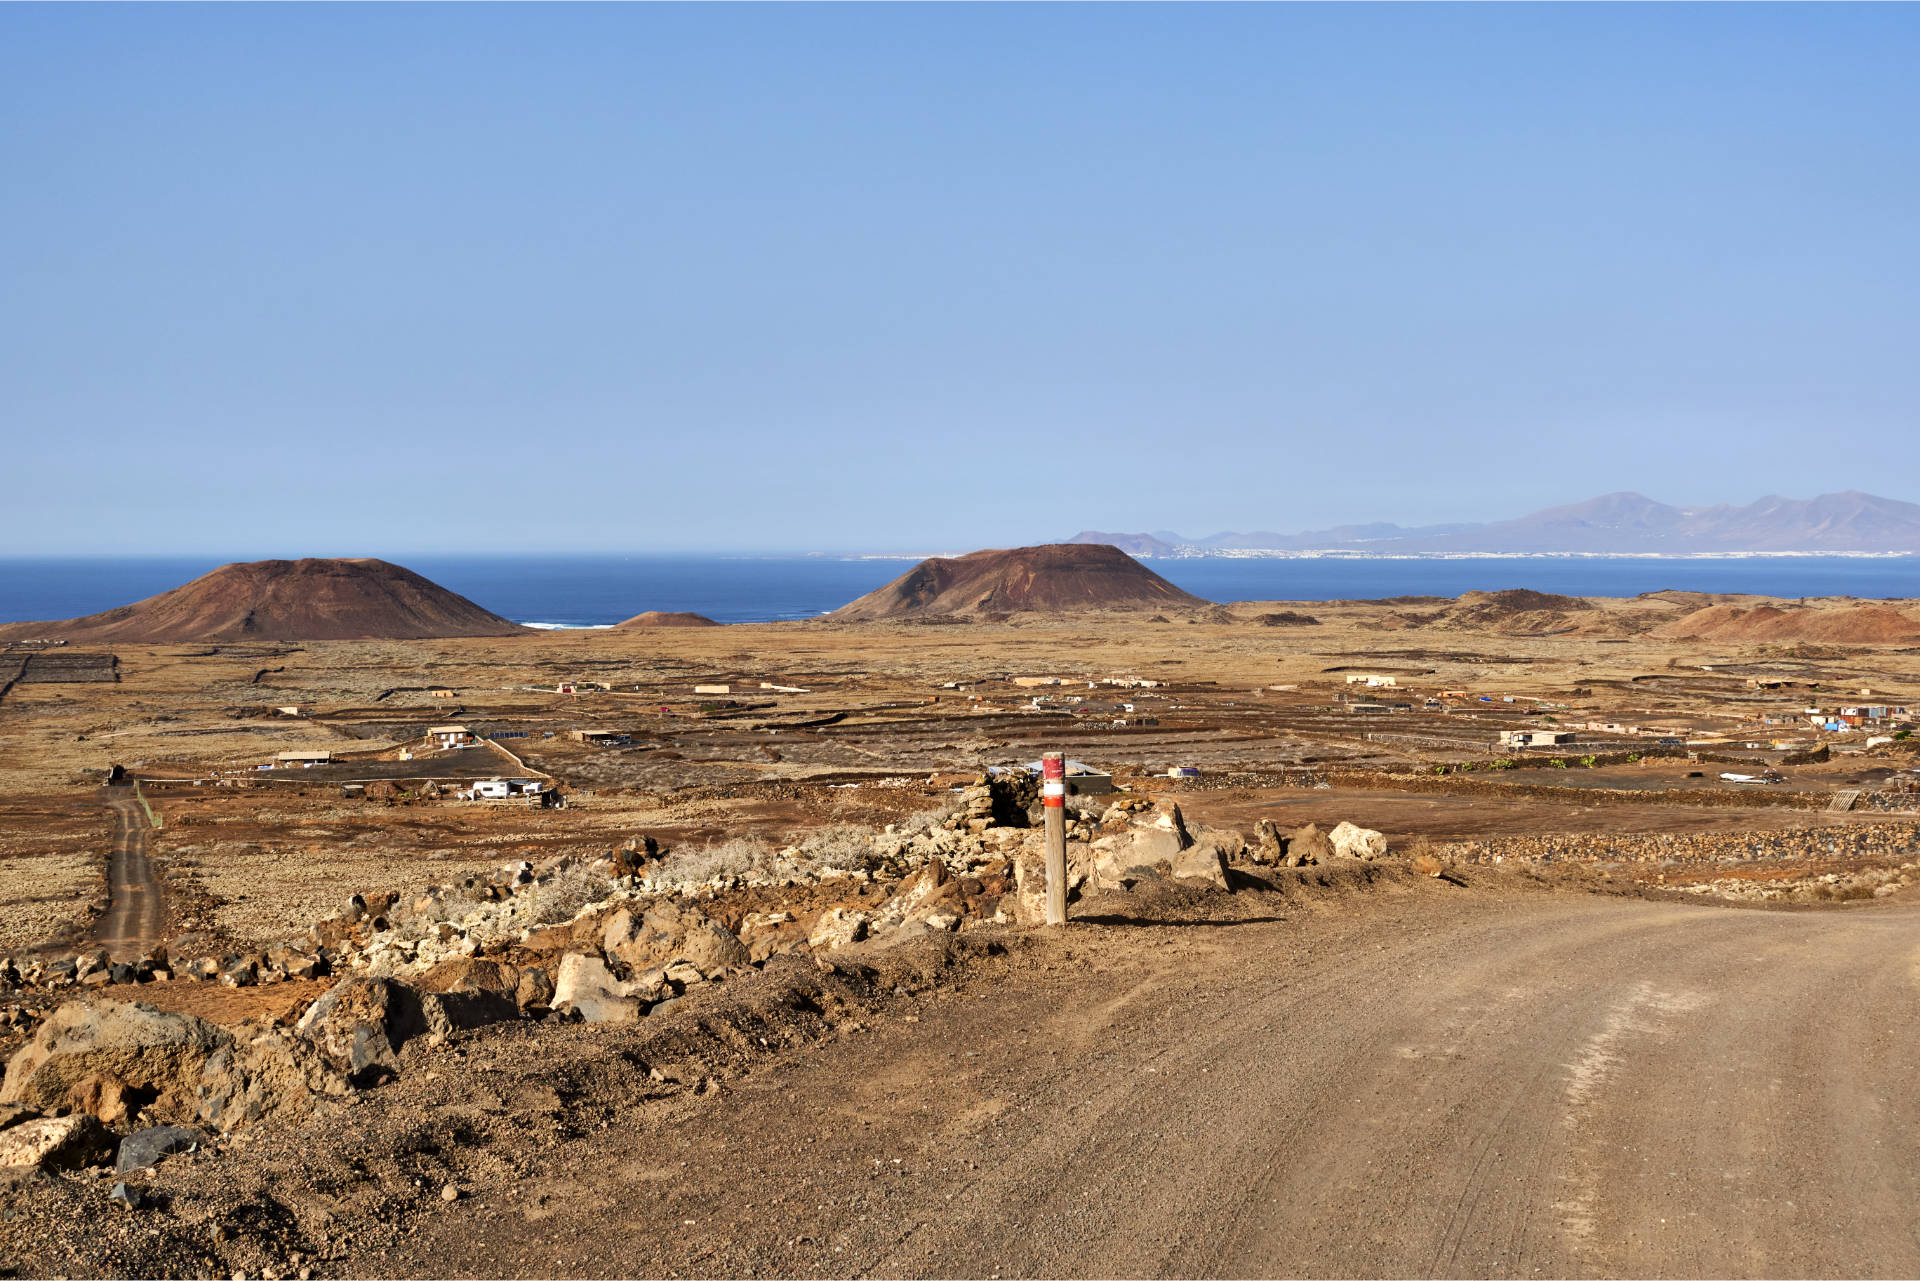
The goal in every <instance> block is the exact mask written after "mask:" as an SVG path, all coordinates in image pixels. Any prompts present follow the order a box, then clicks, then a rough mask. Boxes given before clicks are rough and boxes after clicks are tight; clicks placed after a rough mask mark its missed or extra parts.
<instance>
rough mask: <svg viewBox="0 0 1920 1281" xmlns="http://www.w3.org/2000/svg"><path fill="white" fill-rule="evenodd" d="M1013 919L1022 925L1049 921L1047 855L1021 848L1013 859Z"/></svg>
mask: <svg viewBox="0 0 1920 1281" xmlns="http://www.w3.org/2000/svg"><path fill="white" fill-rule="evenodd" d="M1013 919H1014V920H1015V921H1016V922H1018V923H1019V924H1021V925H1026V926H1034V925H1045V924H1046V923H1047V856H1046V853H1045V851H1044V850H1031V849H1025V850H1021V851H1020V852H1019V853H1018V854H1016V855H1015V856H1014V859H1013Z"/></svg>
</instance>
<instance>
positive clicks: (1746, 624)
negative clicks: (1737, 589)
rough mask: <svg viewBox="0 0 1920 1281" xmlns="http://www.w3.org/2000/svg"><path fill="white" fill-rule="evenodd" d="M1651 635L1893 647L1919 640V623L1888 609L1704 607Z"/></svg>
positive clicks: (1760, 606)
mask: <svg viewBox="0 0 1920 1281" xmlns="http://www.w3.org/2000/svg"><path fill="white" fill-rule="evenodd" d="M1653 635H1654V636H1656V637H1658V638H1660V639H1662V640H1715V641H1734V642H1743V641H1746V642H1760V641H1786V642H1796V643H1811V644H1817V645H1894V644H1902V643H1907V642H1912V641H1916V640H1920V619H1915V618H1913V617H1911V616H1909V615H1907V614H1903V613H1901V612H1900V611H1899V610H1897V609H1894V608H1892V607H1891V606H1888V605H1835V606H1830V607H1825V608H1822V607H1819V606H1806V607H1800V606H1795V607H1792V608H1787V607H1782V606H1780V605H1754V606H1750V607H1742V606H1739V605H1709V606H1707V607H1706V608H1705V609H1700V610H1695V611H1694V612H1693V613H1691V614H1688V615H1687V616H1685V617H1684V618H1676V619H1675V620H1673V621H1672V622H1670V623H1667V624H1665V625H1664V626H1662V627H1659V628H1656V629H1655V630H1654V632H1653Z"/></svg>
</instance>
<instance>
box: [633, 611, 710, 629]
mask: <svg viewBox="0 0 1920 1281" xmlns="http://www.w3.org/2000/svg"><path fill="white" fill-rule="evenodd" d="M718 626H720V624H718V623H716V622H714V621H713V620H712V619H711V618H708V617H707V616H706V615H705V614H695V613H691V612H689V611H685V610H681V611H677V612H676V611H670V610H663V609H650V610H647V611H646V612H645V613H642V614H635V615H634V616H633V617H632V618H629V619H628V620H627V621H626V622H624V623H616V624H614V630H615V631H619V630H621V629H622V628H626V627H718Z"/></svg>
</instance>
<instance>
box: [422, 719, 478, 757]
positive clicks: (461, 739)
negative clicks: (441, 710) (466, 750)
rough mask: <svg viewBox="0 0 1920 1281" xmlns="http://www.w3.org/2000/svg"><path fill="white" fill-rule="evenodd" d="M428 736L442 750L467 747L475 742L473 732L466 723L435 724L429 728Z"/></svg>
mask: <svg viewBox="0 0 1920 1281" xmlns="http://www.w3.org/2000/svg"><path fill="white" fill-rule="evenodd" d="M427 737H428V738H429V739H430V740H432V742H433V745H434V746H435V747H438V748H440V749H441V750H442V751H448V750H451V749H453V748H456V747H467V746H469V745H471V744H472V742H473V733H472V731H470V730H469V729H468V728H467V727H466V726H465V725H435V726H433V727H432V728H430V729H428V730H427Z"/></svg>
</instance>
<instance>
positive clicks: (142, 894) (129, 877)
mask: <svg viewBox="0 0 1920 1281" xmlns="http://www.w3.org/2000/svg"><path fill="white" fill-rule="evenodd" d="M106 796H107V804H108V806H109V807H110V808H111V809H112V810H113V854H112V856H111V857H110V858H109V859H108V862H107V910H106V913H105V914H104V915H103V916H101V918H100V919H99V921H97V922H96V923H95V924H94V927H93V936H92V940H91V942H90V946H92V947H104V948H106V949H107V952H108V954H109V955H111V956H112V957H113V959H114V960H116V961H131V960H135V959H136V958H138V957H140V956H142V955H144V954H145V953H147V952H149V951H151V950H152V949H153V947H154V945H155V944H157V943H158V942H159V941H160V938H161V936H162V935H163V934H164V933H165V932H166V928H167V904H166V898H165V896H164V895H163V894H162V892H161V889H160V882H159V879H158V878H157V877H155V876H154V874H153V864H152V862H151V861H149V859H148V858H147V832H148V826H147V816H146V813H145V812H144V811H143V810H142V809H141V806H140V802H139V801H138V800H137V799H135V797H134V794H133V789H132V788H131V787H109V788H107V789H106Z"/></svg>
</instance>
